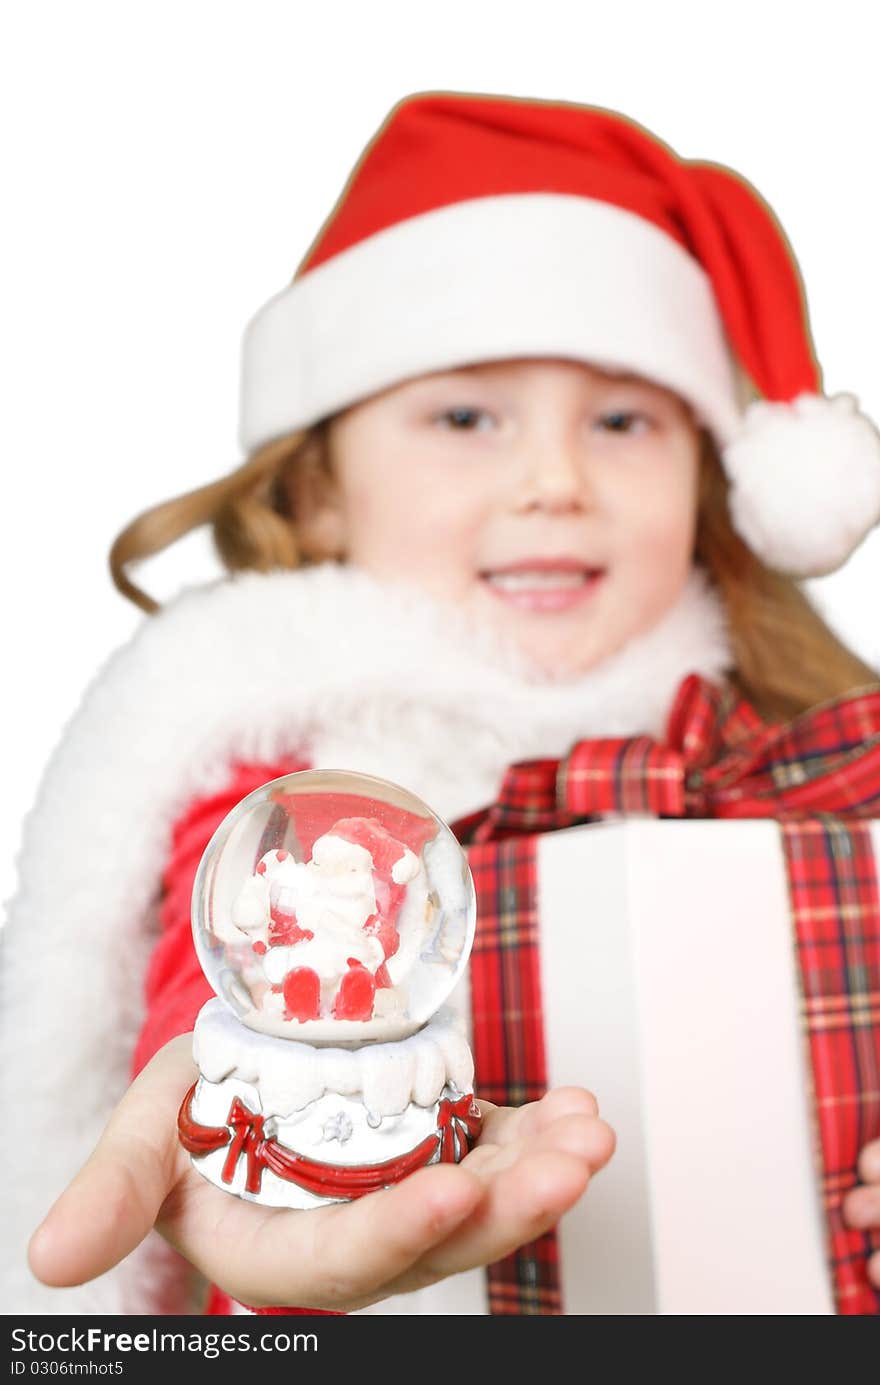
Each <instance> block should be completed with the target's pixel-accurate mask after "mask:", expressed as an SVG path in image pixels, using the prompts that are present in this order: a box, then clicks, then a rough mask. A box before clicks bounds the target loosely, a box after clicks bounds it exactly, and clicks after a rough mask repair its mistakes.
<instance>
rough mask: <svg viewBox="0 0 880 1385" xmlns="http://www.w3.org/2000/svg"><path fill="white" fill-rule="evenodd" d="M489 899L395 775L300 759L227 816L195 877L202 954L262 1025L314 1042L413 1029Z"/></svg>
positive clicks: (220, 982)
mask: <svg viewBox="0 0 880 1385" xmlns="http://www.w3.org/2000/svg"><path fill="white" fill-rule="evenodd" d="M475 918H476V904H475V895H474V886H473V880H472V878H471V873H470V870H469V868H468V864H467V859H466V857H465V855H464V852H463V851H462V849H461V847H460V846H459V844H458V842H457V840H456V838H455V836H454V834H453V833H452V832H451V831H450V829H449V828H448V827H447V826H446V824H445V823H444V822H443V821H442V820H441V819H440V818H438V817H437V815H436V814H435V813H433V812H432V811H431V809H430V808H428V807H427V805H426V804H425V803H423V802H422V801H421V800H420V799H418V798H416V797H415V795H413V794H411V793H409V792H408V791H407V790H405V789H403V788H401V787H399V786H398V785H396V784H392V783H390V782H389V781H388V780H385V779H377V778H374V777H372V776H369V775H362V774H355V773H349V772H346V771H341V770H301V771H298V772H297V773H294V774H287V775H284V776H283V777H282V778H280V779H274V780H272V781H271V782H270V783H268V784H264V785H262V786H261V787H260V788H259V789H256V790H255V791H254V792H253V793H251V794H249V795H248V796H247V797H246V798H244V799H242V801H241V802H240V803H239V804H237V805H236V807H235V808H234V809H233V810H232V812H231V813H229V814H228V815H227V817H226V818H225V819H224V820H223V822H222V823H221V824H220V826H219V828H218V829H217V831H216V832H215V834H214V836H213V837H212V839H211V841H210V842H209V844H208V847H207V849H206V851H205V854H204V856H203V857H202V860H201V863H200V865H199V869H198V873H197V875H196V880H195V887H194V890H193V931H194V934H195V942H196V950H197V952H198V956H199V961H200V962H201V965H202V968H203V970H204V972H205V975H206V977H207V978H208V981H209V982H210V984H211V986H212V987H213V989H214V991H215V992H216V994H217V995H218V996H219V997H220V999H221V1000H222V1001H224V1002H225V1003H226V1004H227V1005H228V1006H229V1008H230V1009H231V1010H232V1011H233V1013H234V1014H235V1015H236V1017H237V1018H238V1019H239V1020H240V1021H241V1022H242V1023H243V1024H245V1025H247V1026H248V1027H249V1028H251V1029H255V1030H259V1031H261V1032H263V1033H266V1034H275V1035H279V1036H281V1037H283V1038H288V1039H300V1040H304V1041H306V1042H308V1043H318V1044H321V1043H333V1044H337V1045H339V1044H342V1045H345V1044H346V1043H349V1044H350V1043H356V1044H362V1043H364V1042H367V1041H378V1040H393V1039H400V1038H405V1037H406V1036H407V1035H409V1034H413V1033H415V1032H416V1030H418V1029H420V1028H421V1027H422V1026H423V1025H424V1024H425V1023H426V1022H427V1021H428V1020H429V1019H430V1018H431V1016H432V1015H433V1014H434V1013H435V1012H436V1011H437V1009H438V1008H439V1007H440V1006H441V1005H442V1004H443V1002H444V1001H445V1000H446V999H447V997H448V996H449V994H450V992H451V991H452V989H453V987H454V986H455V983H456V981H457V980H458V979H459V977H460V976H461V974H462V972H463V970H464V968H465V966H466V965H467V960H468V956H469V954H470V949H471V944H472V942H473V937H474V926H475Z"/></svg>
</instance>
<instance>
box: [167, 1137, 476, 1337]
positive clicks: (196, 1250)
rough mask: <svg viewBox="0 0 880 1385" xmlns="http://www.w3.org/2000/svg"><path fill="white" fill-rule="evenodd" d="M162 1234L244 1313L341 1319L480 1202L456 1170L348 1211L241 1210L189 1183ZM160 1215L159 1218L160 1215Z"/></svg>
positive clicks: (428, 1175) (420, 1176)
mask: <svg viewBox="0 0 880 1385" xmlns="http://www.w3.org/2000/svg"><path fill="white" fill-rule="evenodd" d="M199 1181H200V1182H201V1183H202V1185H203V1187H202V1189H201V1190H199V1191H200V1193H201V1196H199V1195H193V1193H194V1192H195V1190H191V1191H190V1193H189V1194H188V1195H187V1197H186V1198H185V1199H183V1201H182V1205H181V1206H180V1207H179V1208H175V1206H174V1204H175V1203H176V1202H177V1200H178V1194H177V1193H176V1192H175V1193H174V1194H172V1198H171V1200H170V1207H171V1209H172V1211H171V1215H170V1219H169V1222H168V1224H167V1225H162V1230H163V1234H165V1235H166V1237H167V1238H168V1239H169V1240H170V1241H171V1243H172V1244H173V1245H175V1246H176V1247H177V1249H179V1250H180V1251H181V1252H182V1253H183V1254H184V1255H185V1256H186V1257H187V1259H189V1260H191V1261H192V1262H193V1263H194V1264H196V1265H198V1267H199V1268H200V1269H201V1270H202V1272H203V1273H204V1274H206V1275H207V1276H208V1277H209V1278H210V1279H211V1280H212V1281H213V1282H214V1283H216V1284H218V1285H220V1287H221V1288H223V1289H225V1290H226V1291H227V1292H228V1293H230V1294H231V1295H232V1296H233V1297H234V1298H236V1299H238V1300H239V1302H242V1303H247V1304H249V1305H250V1306H252V1307H264V1306H278V1305H288V1306H296V1307H308V1308H331V1309H340V1308H341V1309H344V1310H347V1311H351V1310H352V1309H353V1308H359V1307H365V1306H366V1305H367V1304H369V1303H375V1302H376V1301H377V1299H379V1298H382V1297H383V1296H384V1293H385V1290H384V1285H385V1283H386V1282H387V1281H388V1280H389V1279H391V1278H394V1277H396V1276H398V1275H400V1274H402V1273H403V1272H404V1271H405V1270H406V1269H407V1268H408V1267H409V1266H410V1265H412V1264H413V1263H415V1262H416V1261H417V1260H419V1259H420V1258H421V1257H422V1256H423V1255H424V1254H425V1253H426V1252H427V1251H428V1250H430V1249H431V1247H432V1246H433V1245H435V1244H436V1243H437V1242H439V1241H442V1240H445V1239H447V1237H448V1236H449V1235H450V1234H451V1233H452V1232H453V1231H454V1230H455V1229H456V1228H457V1227H458V1226H459V1225H460V1224H461V1222H462V1221H463V1220H465V1219H466V1218H468V1217H470V1216H471V1215H473V1214H474V1213H475V1212H476V1210H477V1208H478V1207H479V1205H480V1203H481V1202H482V1201H483V1200H484V1199H485V1197H486V1189H485V1185H484V1184H483V1183H482V1182H481V1181H480V1180H479V1179H477V1178H475V1177H473V1175H471V1174H469V1173H467V1171H466V1170H465V1169H464V1168H463V1166H462V1165H452V1164H443V1165H433V1166H432V1167H430V1168H428V1169H422V1170H420V1171H419V1172H418V1173H415V1174H412V1175H411V1176H410V1177H409V1178H405V1179H403V1180H402V1181H401V1182H400V1183H398V1184H395V1185H394V1186H393V1187H391V1188H387V1189H384V1190H383V1191H381V1192H377V1193H371V1194H370V1195H369V1196H367V1197H363V1198H357V1199H355V1200H354V1201H353V1202H350V1203H336V1204H334V1205H332V1206H329V1207H318V1208H313V1209H310V1210H308V1211H292V1210H287V1209H282V1208H266V1207H261V1206H258V1205H257V1204H254V1203H247V1202H243V1201H241V1200H240V1199H238V1198H234V1197H230V1196H229V1194H228V1193H223V1192H221V1191H220V1190H219V1189H217V1188H214V1187H212V1186H211V1185H210V1184H208V1183H206V1182H205V1180H199ZM164 1215H165V1213H164V1211H163V1217H164Z"/></svg>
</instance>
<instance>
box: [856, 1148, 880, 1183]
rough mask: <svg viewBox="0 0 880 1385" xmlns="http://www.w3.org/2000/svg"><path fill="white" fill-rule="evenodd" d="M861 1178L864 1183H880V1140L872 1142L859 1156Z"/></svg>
mask: <svg viewBox="0 0 880 1385" xmlns="http://www.w3.org/2000/svg"><path fill="white" fill-rule="evenodd" d="M859 1178H861V1180H862V1182H863V1183H880V1140H872V1141H871V1143H870V1144H867V1145H865V1147H864V1149H863V1150H862V1152H861V1154H860V1155H859Z"/></svg>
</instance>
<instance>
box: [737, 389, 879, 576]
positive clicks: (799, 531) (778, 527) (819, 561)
mask: <svg viewBox="0 0 880 1385" xmlns="http://www.w3.org/2000/svg"><path fill="white" fill-rule="evenodd" d="M722 459H723V462H724V469H725V471H726V472H727V476H728V479H729V481H730V513H731V518H732V520H733V525H734V528H735V529H736V530H737V532H738V533H739V534H740V535H741V537H742V538H744V539H745V541H746V543H747V544H748V545H749V547H750V548H751V549H752V551H753V552H754V553H756V554H757V555H758V557H759V558H761V559H762V560H763V561H764V562H765V563H767V565H768V566H769V567H773V568H775V569H776V570H777V571H779V572H786V573H789V574H790V575H791V576H793V577H818V576H821V575H822V574H824V573H826V572H833V570H834V569H835V568H837V567H839V566H840V564H841V563H843V562H845V560H846V559H847V558H848V557H849V555H850V554H851V553H852V551H853V549H855V548H856V547H858V545H859V544H860V543H861V541H862V539H863V538H864V537H865V535H866V534H867V533H869V531H870V530H871V529H872V528H873V527H874V525H875V524H877V522H878V521H880V433H878V431H877V428H876V427H875V425H874V424H873V423H872V422H871V420H870V419H869V418H868V417H867V416H866V415H865V414H863V413H860V412H859V405H858V400H857V399H856V397H855V395H852V394H836V395H833V396H832V397H831V398H825V397H824V396H822V395H816V394H801V395H799V396H798V398H797V399H794V400H792V402H791V403H790V404H780V403H771V402H770V401H768V400H763V399H759V400H755V401H754V402H753V403H751V404H750V405H749V406H748V408H747V409H746V411H745V414H744V416H743V423H742V428H741V430H740V432H739V433H738V434H737V436H736V437H735V438H734V439H733V441H732V442H730V443H728V445H727V446H726V447H725V448H724V450H723V452H722Z"/></svg>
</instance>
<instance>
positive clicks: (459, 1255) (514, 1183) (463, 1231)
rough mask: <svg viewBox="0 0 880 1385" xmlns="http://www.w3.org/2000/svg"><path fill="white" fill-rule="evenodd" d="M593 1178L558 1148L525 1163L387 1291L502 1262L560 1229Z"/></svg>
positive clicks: (495, 1182) (502, 1177) (491, 1186)
mask: <svg viewBox="0 0 880 1385" xmlns="http://www.w3.org/2000/svg"><path fill="white" fill-rule="evenodd" d="M589 1180H590V1170H589V1166H588V1165H587V1163H586V1161H585V1160H584V1159H582V1158H580V1157H579V1156H578V1155H574V1154H567V1153H564V1152H562V1151H559V1150H553V1151H550V1152H542V1153H537V1154H530V1155H528V1156H526V1157H525V1158H522V1159H520V1160H519V1161H518V1162H517V1163H516V1164H514V1165H513V1166H511V1167H510V1168H507V1169H503V1170H502V1171H501V1172H500V1173H499V1174H498V1176H497V1177H496V1178H494V1179H492V1180H491V1182H489V1183H488V1184H487V1194H488V1196H487V1201H486V1203H485V1204H483V1205H481V1207H480V1209H479V1211H478V1213H477V1214H476V1215H475V1216H474V1217H472V1218H470V1219H468V1220H467V1221H466V1222H464V1223H463V1224H462V1226H461V1227H460V1228H459V1229H458V1231H457V1232H455V1233H454V1234H453V1235H452V1236H450V1237H449V1238H448V1239H447V1240H446V1241H444V1242H443V1243H441V1244H440V1245H438V1246H437V1247H436V1248H435V1249H433V1250H431V1251H429V1252H428V1253H426V1254H425V1255H424V1256H423V1257H422V1259H421V1260H420V1261H419V1262H418V1263H417V1264H415V1265H413V1266H411V1268H410V1269H409V1271H408V1272H407V1273H406V1274H404V1275H402V1276H401V1277H400V1278H399V1279H398V1280H397V1281H394V1282H392V1283H391V1284H389V1285H387V1286H386V1290H387V1292H389V1293H409V1292H411V1291H412V1290H414V1289H420V1288H424V1287H425V1286H426V1285H428V1284H433V1283H436V1281H437V1280H439V1279H443V1278H445V1277H446V1276H447V1275H450V1274H459V1273H461V1272H462V1271H464V1270H469V1269H474V1268H476V1267H477V1266H478V1265H487V1264H492V1263H493V1262H494V1261H496V1260H500V1259H503V1257H504V1256H505V1255H509V1254H510V1253H511V1252H512V1251H514V1250H516V1249H517V1248H518V1247H519V1246H522V1245H525V1244H527V1243H528V1242H529V1241H533V1240H535V1238H536V1237H538V1236H540V1235H542V1234H543V1233H544V1232H545V1231H548V1230H550V1228H551V1227H553V1226H555V1225H556V1223H557V1222H558V1221H559V1218H560V1217H561V1216H562V1215H563V1213H564V1212H566V1211H568V1209H569V1208H570V1207H572V1206H573V1205H574V1203H576V1202H577V1200H578V1198H580V1197H581V1196H582V1194H583V1193H584V1191H585V1190H586V1188H587V1185H588V1183H589Z"/></svg>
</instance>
